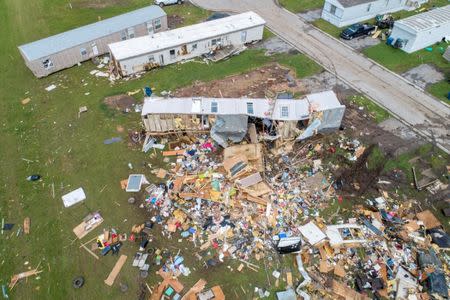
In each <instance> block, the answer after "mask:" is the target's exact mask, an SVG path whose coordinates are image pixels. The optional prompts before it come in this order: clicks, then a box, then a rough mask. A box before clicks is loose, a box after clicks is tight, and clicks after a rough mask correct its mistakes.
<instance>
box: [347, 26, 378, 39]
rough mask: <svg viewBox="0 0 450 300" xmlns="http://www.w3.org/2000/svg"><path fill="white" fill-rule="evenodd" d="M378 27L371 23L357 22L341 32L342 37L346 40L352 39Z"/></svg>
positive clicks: (367, 33)
mask: <svg viewBox="0 0 450 300" xmlns="http://www.w3.org/2000/svg"><path fill="white" fill-rule="evenodd" d="M375 29H376V27H375V26H374V25H370V24H360V23H356V24H353V25H352V26H350V27H348V28H347V29H345V30H344V31H342V32H341V34H340V37H341V38H343V39H344V40H351V39H353V38H355V37H359V36H363V35H369V34H371V33H373V32H374V31H375Z"/></svg>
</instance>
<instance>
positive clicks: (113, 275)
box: [105, 255, 127, 286]
mask: <svg viewBox="0 0 450 300" xmlns="http://www.w3.org/2000/svg"><path fill="white" fill-rule="evenodd" d="M126 260H127V256H126V255H121V256H120V257H119V259H118V260H117V262H116V264H115V266H114V268H113V269H112V271H111V273H109V276H108V278H106V279H105V283H106V285H109V286H112V285H113V284H114V280H115V279H116V277H117V275H119V272H120V270H121V269H122V267H123V265H124V264H125V261H126Z"/></svg>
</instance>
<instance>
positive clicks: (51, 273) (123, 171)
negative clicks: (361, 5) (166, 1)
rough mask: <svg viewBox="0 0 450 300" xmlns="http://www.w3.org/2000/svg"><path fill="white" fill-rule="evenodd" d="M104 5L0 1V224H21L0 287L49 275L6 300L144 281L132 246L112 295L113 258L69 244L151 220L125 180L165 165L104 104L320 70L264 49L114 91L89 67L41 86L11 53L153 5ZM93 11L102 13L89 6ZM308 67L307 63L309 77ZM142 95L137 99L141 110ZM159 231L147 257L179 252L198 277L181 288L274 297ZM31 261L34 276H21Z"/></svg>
mask: <svg viewBox="0 0 450 300" xmlns="http://www.w3.org/2000/svg"><path fill="white" fill-rule="evenodd" d="M109 2H111V3H116V2H117V1H113V0H110V1H109ZM109 2H108V1H94V2H92V1H85V0H83V1H72V7H73V8H72V9H70V8H69V7H68V5H67V2H66V1H60V0H58V1H57V0H36V1H31V2H30V1H25V0H5V1H1V2H0V25H1V26H0V34H1V36H2V43H1V44H0V48H1V51H0V62H1V64H2V65H3V66H5V67H4V68H3V69H2V72H0V83H1V84H0V98H1V99H2V101H0V118H1V120H2V121H1V126H0V137H1V139H2V143H0V156H1V157H2V161H1V164H0V172H1V173H2V176H1V178H0V196H1V198H0V199H1V201H0V218H4V219H5V222H7V223H14V224H16V225H15V227H14V231H12V232H5V234H4V235H0V268H1V272H0V284H7V283H8V282H9V280H10V276H12V275H13V274H16V273H20V272H23V271H26V270H27V267H28V266H33V267H35V266H37V265H38V264H39V263H40V266H41V268H42V269H43V273H42V274H40V276H39V279H37V278H30V279H29V280H28V281H27V282H22V283H20V284H18V285H17V286H16V287H15V288H14V290H13V291H12V293H10V298H12V299H109V298H112V299H130V298H136V297H137V291H138V281H139V279H138V272H137V270H136V269H135V268H132V267H131V263H130V261H131V259H132V256H133V254H134V252H135V250H136V245H133V244H131V243H128V242H127V243H125V245H124V247H123V249H122V250H121V253H123V254H127V255H128V257H129V258H128V262H127V263H126V265H125V266H124V268H123V269H122V271H121V273H120V275H119V277H118V279H117V281H116V283H115V285H114V286H113V287H108V286H106V285H105V284H104V283H103V280H104V279H106V277H107V276H108V274H109V272H110V271H111V269H112V267H113V266H114V263H115V261H116V259H117V257H113V256H107V257H104V258H101V259H100V260H98V261H96V260H95V259H94V258H93V257H91V256H90V255H89V254H88V253H87V252H85V251H84V250H80V249H79V243H78V242H74V243H73V244H71V242H72V240H73V239H74V237H75V236H74V234H73V233H72V229H73V227H74V226H76V225H78V224H79V223H80V222H81V220H82V218H83V217H85V216H86V214H88V213H89V212H92V211H95V210H100V211H101V213H102V215H103V217H104V218H105V222H104V224H103V225H102V226H101V227H100V228H105V227H107V226H113V227H114V228H116V229H117V230H119V231H123V232H129V230H130V228H131V226H132V225H133V224H137V223H141V222H143V221H144V220H145V219H146V214H145V212H144V211H143V210H142V209H139V208H137V207H136V206H130V205H128V204H127V203H126V200H127V199H128V197H129V196H130V194H127V193H125V192H124V191H122V190H121V189H120V185H119V181H120V180H122V179H125V178H127V177H128V174H130V172H133V173H145V174H146V175H147V176H148V178H149V179H153V177H152V176H151V175H150V171H151V169H149V168H148V167H146V166H145V163H147V162H150V163H152V165H153V167H155V168H156V167H160V166H163V163H162V162H161V161H160V160H159V159H158V158H157V159H151V158H150V156H149V154H144V153H142V152H141V151H140V149H139V147H134V146H131V145H129V143H128V138H127V132H128V130H139V129H140V128H141V124H140V116H139V114H137V113H128V114H124V113H120V112H115V111H111V110H109V109H107V108H105V106H104V105H103V104H102V100H103V99H104V97H106V96H110V95H116V94H120V93H124V92H127V91H133V90H135V89H139V88H142V87H144V86H151V87H152V88H154V90H155V92H156V93H159V92H161V91H162V90H174V89H176V88H178V87H182V86H185V85H189V84H191V83H193V82H194V81H196V80H203V81H207V80H213V79H218V78H222V77H225V76H227V75H232V74H237V73H242V72H245V71H248V70H250V69H253V68H255V67H259V66H262V65H264V64H266V63H270V62H274V61H277V60H280V62H281V63H282V64H284V65H289V66H292V67H293V69H295V70H296V71H297V74H298V75H299V76H306V75H308V74H312V72H314V70H319V68H318V67H317V66H314V64H313V63H312V62H311V61H309V60H308V59H306V58H304V56H302V55H295V56H292V57H291V56H288V55H274V56H271V57H268V56H265V55H264V51H262V50H248V51H246V52H244V53H242V54H241V55H239V56H236V57H233V58H232V59H230V60H227V61H222V62H219V63H217V64H209V65H206V64H199V63H194V62H192V63H186V64H180V65H170V66H167V67H164V68H161V69H156V70H152V71H150V72H148V73H147V74H146V75H145V76H142V77H141V78H140V79H137V80H131V81H119V82H116V83H115V84H110V83H109V81H108V80H106V79H105V78H96V77H95V76H92V75H90V74H89V71H91V70H92V69H94V68H95V66H94V65H93V64H92V63H91V62H86V63H83V64H82V65H81V66H80V67H73V68H71V69H68V70H64V71H61V72H58V73H56V74H53V75H51V76H49V77H46V78H43V79H36V78H35V77H34V76H33V75H32V73H31V71H29V70H28V69H27V68H26V67H25V65H24V63H23V61H22V59H21V57H20V55H19V53H18V51H17V48H16V47H17V46H18V45H20V44H23V43H26V42H30V41H32V40H34V39H37V38H42V37H45V36H48V35H50V34H55V33H58V32H61V31H64V30H67V29H70V28H73V27H76V26H78V25H82V24H87V23H90V22H93V21H96V20H97V19H98V16H101V17H102V18H106V17H109V16H113V15H116V14H119V13H122V12H125V11H129V10H132V9H134V8H137V7H141V6H144V5H147V4H148V1H131V0H130V1H121V2H120V3H121V4H120V6H117V5H114V6H110V5H109V4H108V3H109ZM92 3H94V4H99V3H100V4H102V5H103V4H106V6H102V8H92V7H86V6H87V5H92ZM49 7H51V9H49ZM169 11H171V12H173V13H177V14H187V15H189V18H188V17H186V19H185V20H189V21H187V22H195V20H201V19H203V18H205V16H206V15H207V12H204V11H202V10H199V9H197V8H194V7H192V6H173V7H170V8H169ZM188 13H189V14H188ZM301 63H304V64H305V67H304V68H302V66H301ZM53 83H54V84H57V85H58V87H57V88H56V89H55V90H53V91H51V92H46V91H45V90H44V88H45V87H47V86H48V85H50V84H53ZM85 93H89V94H88V95H86V94H85ZM141 96H142V94H139V95H136V97H137V98H138V99H139V98H140V97H141ZM26 97H30V98H31V101H30V103H28V104H27V105H22V104H21V102H20V101H21V100H22V99H24V98H26ZM80 106H87V107H88V112H86V113H84V114H83V115H81V117H80V118H78V116H77V113H78V109H79V107H80ZM118 126H122V127H124V128H125V132H123V133H120V132H118V131H117V127H118ZM111 137H122V138H123V141H122V142H120V143H116V144H111V145H104V144H103V141H104V140H105V139H108V138H111ZM30 161H31V162H30ZM128 163H132V165H133V170H129V169H128V167H127V165H128ZM30 174H40V175H41V176H42V180H41V181H40V182H34V183H31V182H28V181H26V180H25V178H26V177H27V176H28V175H30ZM52 185H54V187H55V198H53V197H52V192H51V191H52V188H51V186H52ZM78 187H83V188H84V190H85V192H86V194H87V199H86V201H85V202H84V203H83V204H80V205H77V206H74V207H71V208H64V207H63V205H62V201H61V195H63V194H65V193H67V192H69V191H71V190H73V189H76V188H78ZM26 216H29V217H30V218H31V234H30V235H27V236H18V237H16V235H15V233H16V230H17V228H18V226H20V224H22V222H23V219H24V217H26ZM100 230H101V229H98V230H95V231H94V232H93V233H91V234H90V235H88V236H87V237H86V238H85V239H83V240H84V241H86V240H88V239H90V238H92V237H93V236H95V234H98V233H99V232H100ZM158 231H159V227H155V238H156V242H155V244H152V246H158V247H169V248H170V247H172V248H170V249H172V250H173V251H176V250H177V249H181V251H182V252H181V254H182V255H184V256H185V259H186V261H187V263H186V265H187V266H188V267H192V270H193V271H194V273H195V274H196V275H191V276H190V277H187V278H184V277H183V278H182V281H183V283H184V284H185V286H186V287H187V288H189V287H190V286H191V285H192V284H193V283H194V282H195V281H197V280H198V279H199V278H200V277H203V278H205V279H207V280H208V284H209V286H211V285H212V284H222V286H223V288H224V290H225V291H226V292H227V293H230V294H231V295H230V297H231V298H232V297H234V293H235V291H236V292H238V293H240V290H241V288H240V285H242V286H243V288H244V289H245V290H246V291H247V293H248V294H246V296H248V297H250V295H251V293H252V290H253V287H254V285H259V286H260V287H269V286H268V284H267V283H266V274H265V272H258V273H256V272H253V271H248V272H246V273H243V274H241V275H239V276H236V274H237V272H236V271H234V272H231V271H230V270H229V269H228V268H227V264H224V265H222V266H220V267H217V268H216V269H212V270H203V269H202V268H201V266H199V264H200V263H199V262H197V261H196V260H195V258H194V257H193V255H192V252H193V250H192V247H191V246H190V244H189V243H187V242H183V243H178V241H177V240H178V237H175V238H174V239H173V240H165V239H162V238H160V236H159V235H158ZM282 260H283V261H282V262H281V265H279V267H280V268H281V267H283V264H285V265H286V266H287V265H292V264H291V258H289V257H286V258H283V259H282ZM25 262H29V265H28V266H26V265H25ZM259 263H262V262H259ZM233 264H235V262H233V263H231V265H232V266H233V267H234V269H235V268H236V266H234V265H233ZM194 269H196V270H194ZM262 270H263V269H262ZM153 271H155V270H154V269H153V270H152V271H151V275H150V276H149V278H148V279H147V282H148V283H149V285H152V284H154V283H155V282H157V281H158V280H159V278H158V277H157V276H155V275H153V274H154V273H153ZM78 275H83V276H84V277H85V279H86V283H85V286H84V287H83V288H82V289H79V290H75V289H73V288H72V285H71V282H72V279H73V278H74V277H75V276H78ZM117 282H124V283H127V284H128V285H129V287H130V289H129V291H128V293H127V294H122V293H121V292H120V291H119V288H118V284H117ZM251 284H252V285H251ZM282 286H283V284H282V285H280V288H281V287H282ZM272 295H273V294H272Z"/></svg>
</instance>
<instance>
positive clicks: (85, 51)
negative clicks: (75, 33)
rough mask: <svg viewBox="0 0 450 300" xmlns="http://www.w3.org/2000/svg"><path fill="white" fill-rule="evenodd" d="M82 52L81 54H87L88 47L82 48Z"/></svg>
mask: <svg viewBox="0 0 450 300" xmlns="http://www.w3.org/2000/svg"><path fill="white" fill-rule="evenodd" d="M80 54H81V56H85V55H87V50H86V48H80Z"/></svg>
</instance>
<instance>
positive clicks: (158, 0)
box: [155, 0, 184, 7]
mask: <svg viewBox="0 0 450 300" xmlns="http://www.w3.org/2000/svg"><path fill="white" fill-rule="evenodd" d="M183 2H184V0H155V4H156V5H159V6H160V7H163V6H164V5H171V4H183Z"/></svg>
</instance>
